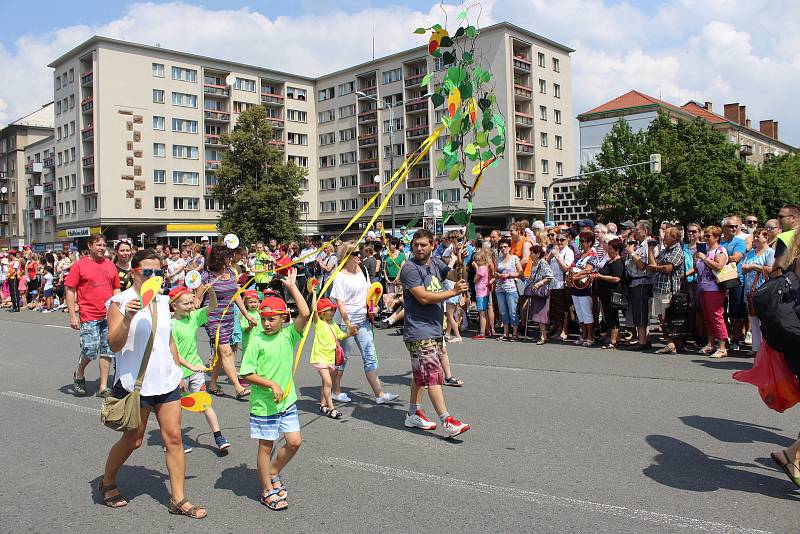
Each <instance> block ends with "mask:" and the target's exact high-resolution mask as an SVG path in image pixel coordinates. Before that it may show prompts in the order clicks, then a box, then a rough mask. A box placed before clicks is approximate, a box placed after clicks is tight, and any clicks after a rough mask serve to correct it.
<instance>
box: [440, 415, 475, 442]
mask: <svg viewBox="0 0 800 534" xmlns="http://www.w3.org/2000/svg"><path fill="white" fill-rule="evenodd" d="M469 429H470V426H469V425H468V424H467V423H462V422H461V421H459V420H458V419H456V418H455V417H453V416H452V415H451V416H449V417H448V418H447V419H445V420H444V431H445V432H446V433H447V435H448V436H449V437H451V438H452V437H455V436H457V435H459V434H463V433H464V432H466V431H467V430H469Z"/></svg>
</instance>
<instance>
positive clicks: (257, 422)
mask: <svg viewBox="0 0 800 534" xmlns="http://www.w3.org/2000/svg"><path fill="white" fill-rule="evenodd" d="M296 281H297V270H296V269H289V270H288V272H287V273H286V276H285V278H284V279H283V280H282V283H283V285H284V287H285V288H286V291H287V293H288V294H289V295H291V297H292V298H293V299H294V301H295V302H296V303H297V317H295V319H294V322H293V323H292V325H291V326H289V327H287V328H283V324H284V322H285V321H287V320H288V319H289V310H288V309H287V308H286V302H285V301H284V300H283V299H280V298H278V297H265V298H264V300H263V301H262V302H261V305H260V306H259V309H260V315H261V327H262V329H263V331H262V332H259V333H258V334H256V335H255V336H253V337H251V339H250V342H249V344H248V346H247V351H245V353H244V357H243V358H242V365H241V368H240V369H239V373H240V374H241V376H242V377H243V378H244V379H245V380H247V381H248V382H250V383H251V384H253V386H252V388H253V390H252V393H251V395H250V437H251V438H254V439H257V440H258V453H257V465H258V476H259V479H260V480H261V486H262V493H261V499H260V501H261V504H263V505H264V506H266V507H267V508H269V509H270V510H285V509H286V508H288V506H289V503H288V502H287V500H286V498H287V496H288V491H287V490H286V487H285V486H284V484H283V482H282V481H281V478H280V474H281V471H283V469H284V468H285V467H286V464H288V463H289V461H290V460H291V459H292V458H293V457H294V455H295V454H296V453H297V451H298V449H299V448H300V444H301V442H302V439H301V437H300V420H299V418H298V416H297V404H296V402H297V388H295V386H294V377H293V374H292V369H293V363H294V347H295V345H296V344H297V342H298V341H300V339H301V338H302V337H303V330H304V329H305V326H306V323H307V322H308V319H309V316H310V315H311V313H310V311H309V309H308V305H307V304H306V301H305V299H303V296H302V295H301V294H300V291H299V290H298V289H297V284H296ZM281 434H283V438H284V440H285V442H286V444H285V445H284V446H283V447H281V449H280V450H278V453H277V454H276V455H275V459H274V460H272V461H271V457H272V450H273V447H274V445H275V442H276V441H277V440H278V439H279V438H280V436H281Z"/></svg>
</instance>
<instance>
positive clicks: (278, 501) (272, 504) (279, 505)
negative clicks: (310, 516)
mask: <svg viewBox="0 0 800 534" xmlns="http://www.w3.org/2000/svg"><path fill="white" fill-rule="evenodd" d="M278 493H280V490H276V489H274V490H272V491H270V492H269V493H267V494H266V495H262V496H261V499H260V501H261V504H263V505H264V506H266V507H267V508H269V509H270V510H274V511H276V512H279V511H281V510H286V509H287V508H289V503H288V502H286V499H283V498H281V497H279V496H278ZM273 495H274V496H275V497H276V498H275V499H273V500H271V501H270V500H269V498H270V497H272V496H273Z"/></svg>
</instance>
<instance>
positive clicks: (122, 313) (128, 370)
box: [99, 249, 206, 519]
mask: <svg viewBox="0 0 800 534" xmlns="http://www.w3.org/2000/svg"><path fill="white" fill-rule="evenodd" d="M131 276H132V279H133V285H132V286H131V287H130V288H129V289H127V290H125V291H123V292H122V293H118V294H116V295H114V296H113V297H111V298H110V299H109V300H108V302H106V308H107V309H108V345H109V347H111V350H112V351H114V353H115V357H116V369H117V372H116V382H115V383H114V389H113V395H114V397H116V398H118V399H121V398H124V397H125V396H126V395H127V394H128V393H129V392H131V391H133V389H134V385H135V383H136V379H137V377H138V375H139V367H140V366H141V363H142V358H143V357H144V352H145V347H146V346H147V342H148V339H149V337H150V332H151V330H152V310H153V309H156V310H157V326H156V332H155V335H154V339H153V347H152V351H151V353H150V359H149V361H148V364H147V369H146V371H145V374H144V379H143V381H142V387H141V391H140V393H141V424H140V425H139V428H137V429H136V430H131V431H128V432H123V433H122V437H121V438H120V439H119V441H117V442H116V443H115V444H114V446H113V447H111V450H110V451H109V453H108V459H107V460H106V468H105V473H104V474H103V477H102V478H101V479H100V484H99V487H100V494H101V496H102V498H103V504H105V505H106V506H109V507H111V508H120V507H122V506H125V505H127V504H128V501H127V499H125V498H124V497H123V496H122V495H121V494H120V492H119V491H117V485H116V480H117V472H118V471H119V468H120V467H122V465H123V464H124V463H125V461H126V460H127V459H128V457H129V456H130V455H131V453H133V451H134V450H136V449H138V448H139V447H140V446H141V445H142V440H143V438H144V432H145V429H146V428H147V419H148V418H149V417H150V412H151V411H155V413H156V418H157V419H158V424H159V426H160V427H161V437H162V438H163V440H164V445H165V446H166V449H167V454H166V456H167V471H168V472H169V480H170V486H171V488H172V498H171V499H170V503H169V512H170V513H172V514H182V515H185V516H187V517H192V518H195V519H202V518H203V517H205V516H206V510H205V508H202V507H200V506H193V505H192V504H191V503H190V502H189V501H188V500H187V499H186V498H185V497H184V494H183V482H184V466H185V464H184V452H183V444H182V443H181V403H180V390H179V389H178V385H179V384H180V381H181V374H182V373H181V368H180V365H184V366H186V367H187V368H189V369H191V370H192V371H203V370H205V368H204V367H203V366H202V365H197V366H195V365H191V364H189V363H188V362H186V360H184V359H183V358H181V357H180V355H179V354H178V349H177V347H176V346H175V340H174V339H173V338H172V321H171V319H170V310H169V298H168V297H166V296H164V295H158V296H157V298H156V299H154V300H153V302H152V303H151V304H150V306H149V307H148V308H147V309H144V310H143V309H141V300H140V298H139V292H140V288H141V287H142V283H143V282H144V281H145V280H147V279H148V278H150V277H152V276H162V277H163V276H164V272H163V270H162V269H161V259H160V258H159V256H158V255H157V254H156V252H155V251H154V250H153V249H145V250H140V251H138V252H137V253H136V254H135V255H134V256H133V261H132V262H131Z"/></svg>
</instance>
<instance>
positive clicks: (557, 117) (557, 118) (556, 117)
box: [553, 109, 561, 124]
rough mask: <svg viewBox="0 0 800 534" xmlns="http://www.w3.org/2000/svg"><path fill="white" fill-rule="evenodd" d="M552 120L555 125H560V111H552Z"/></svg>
mask: <svg viewBox="0 0 800 534" xmlns="http://www.w3.org/2000/svg"><path fill="white" fill-rule="evenodd" d="M553 120H554V121H556V124H561V110H560V109H554V110H553Z"/></svg>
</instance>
